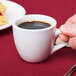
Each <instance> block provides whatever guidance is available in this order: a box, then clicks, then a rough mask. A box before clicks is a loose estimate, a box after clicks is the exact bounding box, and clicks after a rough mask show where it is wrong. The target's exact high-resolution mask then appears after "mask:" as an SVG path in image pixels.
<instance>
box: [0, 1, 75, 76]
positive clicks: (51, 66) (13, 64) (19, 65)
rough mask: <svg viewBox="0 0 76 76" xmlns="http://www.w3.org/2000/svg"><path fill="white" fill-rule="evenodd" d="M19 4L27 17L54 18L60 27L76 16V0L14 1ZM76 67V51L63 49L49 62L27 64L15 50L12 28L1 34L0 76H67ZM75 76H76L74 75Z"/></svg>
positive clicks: (52, 56) (49, 59)
mask: <svg viewBox="0 0 76 76" xmlns="http://www.w3.org/2000/svg"><path fill="white" fill-rule="evenodd" d="M12 1H14V2H17V3H19V4H20V5H22V6H23V7H24V8H25V9H26V12H27V14H44V15H49V16H52V17H54V18H55V19H56V20H57V22H58V25H57V27H59V26H60V25H62V24H64V23H65V21H66V20H67V18H69V17H70V16H72V15H73V14H75V13H76V0H12ZM75 63H76V50H73V49H71V48H62V49H60V50H58V51H57V52H55V53H54V54H52V55H51V56H50V57H49V58H48V60H46V61H44V62H41V63H36V64H31V63H27V62H25V61H23V60H22V59H21V58H20V56H19V55H18V53H17V50H16V48H15V44H14V40H13V34H12V27H10V28H8V29H6V30H3V31H0V76H64V74H65V73H66V72H67V71H68V70H69V69H70V68H71V67H72V66H73V65H74V64H75ZM73 76H76V73H74V75H73Z"/></svg>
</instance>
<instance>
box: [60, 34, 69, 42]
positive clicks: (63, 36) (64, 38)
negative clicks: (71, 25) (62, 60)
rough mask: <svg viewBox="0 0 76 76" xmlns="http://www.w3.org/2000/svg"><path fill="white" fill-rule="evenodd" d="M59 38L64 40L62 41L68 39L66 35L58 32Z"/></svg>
mask: <svg viewBox="0 0 76 76" xmlns="http://www.w3.org/2000/svg"><path fill="white" fill-rule="evenodd" d="M59 38H60V39H61V40H62V41H64V42H67V41H68V40H69V38H68V36H66V35H64V34H60V35H59Z"/></svg>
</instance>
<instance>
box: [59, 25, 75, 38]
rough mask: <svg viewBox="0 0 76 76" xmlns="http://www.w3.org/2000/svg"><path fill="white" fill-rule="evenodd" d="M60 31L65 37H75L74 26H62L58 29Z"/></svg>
mask: <svg viewBox="0 0 76 76" xmlns="http://www.w3.org/2000/svg"><path fill="white" fill-rule="evenodd" d="M60 31H61V32H62V33H63V34H65V35H67V36H71V37H74V36H76V24H64V25H62V26H61V27H60Z"/></svg>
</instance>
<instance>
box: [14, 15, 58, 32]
mask: <svg viewBox="0 0 76 76" xmlns="http://www.w3.org/2000/svg"><path fill="white" fill-rule="evenodd" d="M26 16H44V17H48V18H50V19H51V20H52V21H53V22H54V23H53V24H52V26H50V27H47V28H43V29H34V30H32V29H23V28H20V27H18V26H17V25H16V23H17V22H18V21H19V20H21V19H23V18H26ZM32 21H34V20H32ZM37 21H41V20H37ZM23 22H24V21H23ZM43 22H45V21H43ZM46 23H48V22H46ZM56 25H57V21H56V20H55V19H54V18H53V17H50V16H47V15H41V14H29V15H25V16H23V17H21V18H19V19H17V20H16V21H15V22H14V23H13V27H15V28H17V29H19V30H23V31H43V30H48V29H52V28H53V27H56Z"/></svg>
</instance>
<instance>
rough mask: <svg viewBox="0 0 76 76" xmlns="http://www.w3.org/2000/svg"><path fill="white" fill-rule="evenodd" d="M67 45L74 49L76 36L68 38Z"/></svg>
mask: <svg viewBox="0 0 76 76" xmlns="http://www.w3.org/2000/svg"><path fill="white" fill-rule="evenodd" d="M69 45H70V46H71V48H73V49H76V37H73V38H70V40H69Z"/></svg>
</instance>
